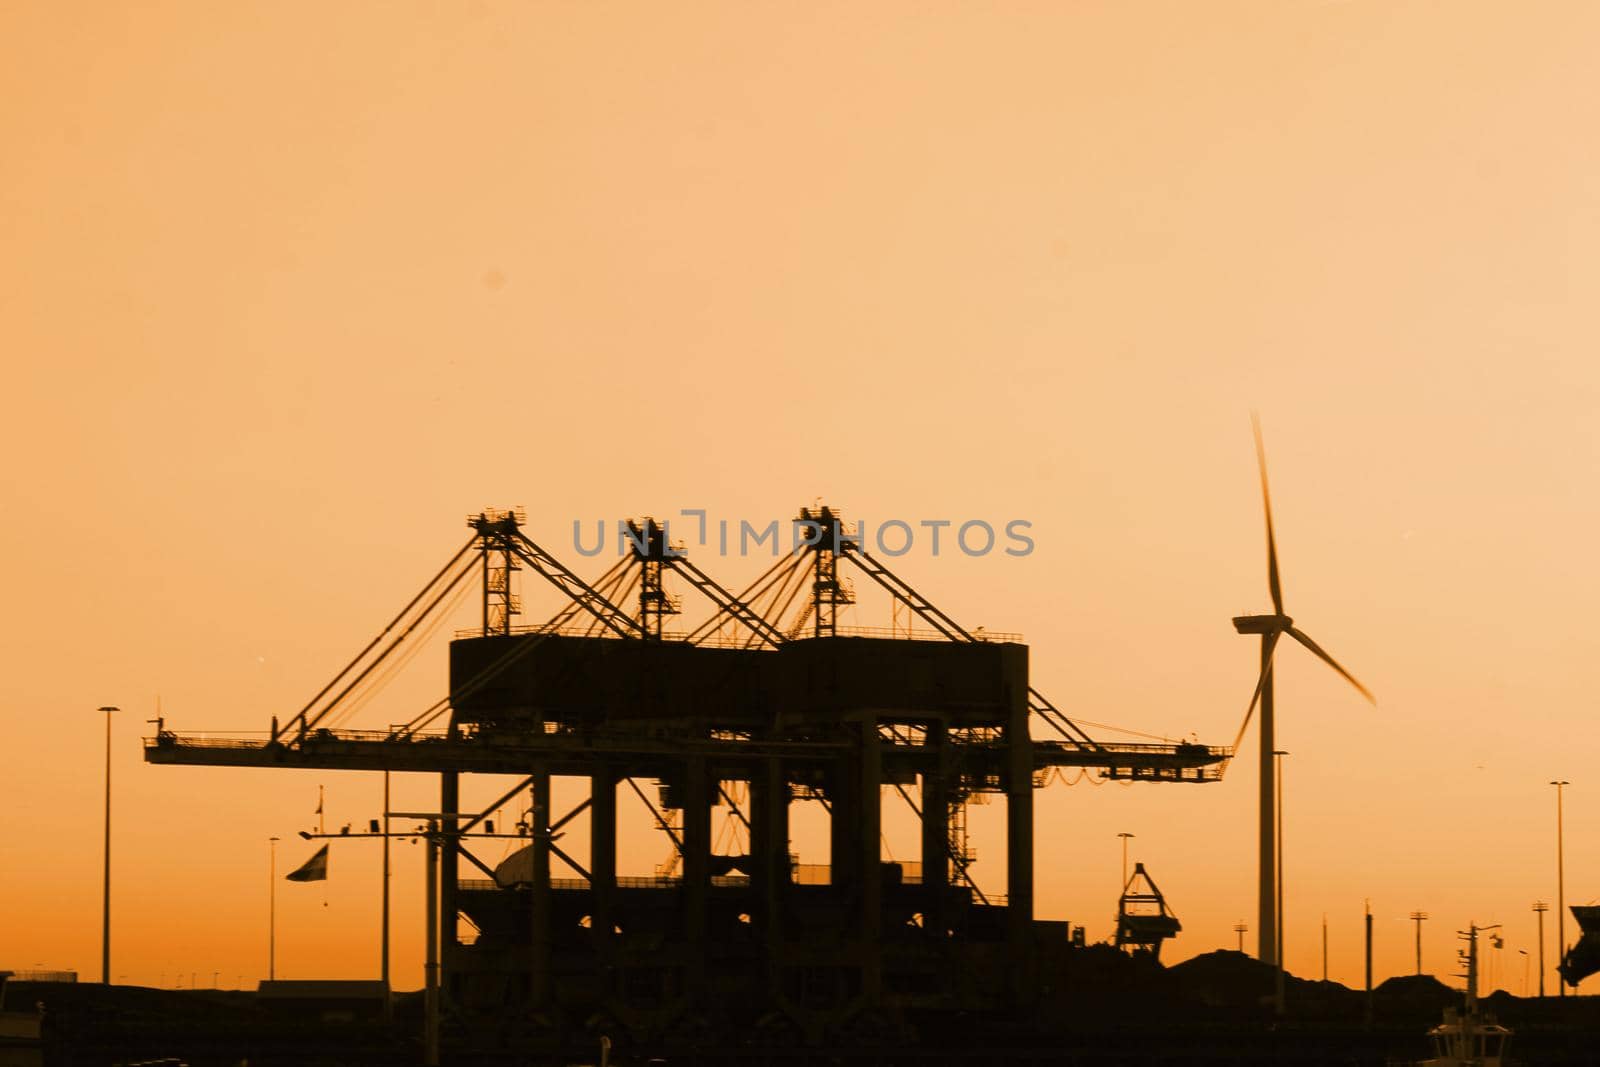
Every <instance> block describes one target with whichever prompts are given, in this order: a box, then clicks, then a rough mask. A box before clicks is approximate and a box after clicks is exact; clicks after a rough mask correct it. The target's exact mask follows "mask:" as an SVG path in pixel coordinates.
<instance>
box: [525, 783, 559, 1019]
mask: <svg viewBox="0 0 1600 1067" xmlns="http://www.w3.org/2000/svg"><path fill="white" fill-rule="evenodd" d="M528 900H529V911H530V913H531V923H532V930H531V931H530V934H531V937H532V958H531V960H530V976H529V981H528V1001H529V1007H530V1008H531V1009H532V1010H533V1011H534V1012H536V1013H537V1012H542V1011H543V1010H544V1009H545V1008H546V1007H548V1006H549V1004H550V995H551V993H552V991H553V985H554V983H553V982H552V981H551V974H550V905H551V898H550V768H549V766H548V765H547V764H543V763H540V764H537V765H535V767H534V770H533V876H532V879H531V881H530V884H529V886H528Z"/></svg>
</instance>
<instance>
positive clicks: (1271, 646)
mask: <svg viewBox="0 0 1600 1067" xmlns="http://www.w3.org/2000/svg"><path fill="white" fill-rule="evenodd" d="M1280 632H1281V631H1278V630H1274V631H1272V632H1271V633H1269V634H1267V636H1266V642H1267V654H1266V657H1265V660H1266V662H1265V663H1263V664H1262V667H1261V677H1260V678H1259V679H1258V680H1257V681H1256V691H1255V692H1254V693H1252V694H1251V695H1250V706H1249V707H1248V708H1245V709H1244V722H1242V723H1240V724H1239V735H1238V736H1237V737H1235V738H1234V739H1233V754H1234V755H1235V756H1237V755H1238V754H1239V746H1240V745H1241V744H1242V743H1243V742H1244V732H1245V731H1246V730H1248V729H1249V728H1250V717H1251V716H1252V715H1254V714H1255V713H1256V705H1257V704H1258V703H1260V702H1261V691H1262V690H1263V689H1265V688H1266V687H1267V681H1268V679H1270V678H1271V677H1272V656H1273V653H1274V652H1275V651H1276V650H1277V647H1278V635H1279V633H1280Z"/></svg>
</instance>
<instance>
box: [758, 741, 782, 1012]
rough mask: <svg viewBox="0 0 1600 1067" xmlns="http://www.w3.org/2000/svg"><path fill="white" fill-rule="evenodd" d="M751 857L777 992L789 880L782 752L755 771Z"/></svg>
mask: <svg viewBox="0 0 1600 1067" xmlns="http://www.w3.org/2000/svg"><path fill="white" fill-rule="evenodd" d="M750 858H751V863H752V865H753V867H754V870H752V871H751V872H750V873H751V881H752V882H753V883H754V886H755V890H756V894H757V896H756V899H757V900H758V901H760V907H761V927H762V934H763V936H764V938H765V941H766V955H767V982H768V986H769V988H771V989H772V990H773V991H774V992H776V991H777V990H778V989H779V988H780V985H781V978H782V973H783V970H782V968H783V902H784V895H785V894H784V891H785V887H787V886H788V884H789V780H788V776H787V774H786V773H785V771H784V766H783V760H782V758H781V757H778V756H770V757H768V758H767V759H765V760H763V761H762V764H761V767H760V769H759V770H757V771H756V772H754V773H753V774H752V775H751V782H750Z"/></svg>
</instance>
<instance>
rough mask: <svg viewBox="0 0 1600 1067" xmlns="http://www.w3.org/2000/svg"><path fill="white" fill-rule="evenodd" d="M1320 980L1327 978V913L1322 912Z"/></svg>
mask: <svg viewBox="0 0 1600 1067" xmlns="http://www.w3.org/2000/svg"><path fill="white" fill-rule="evenodd" d="M1322 980H1323V981H1324V982H1326V981H1327V980H1328V913H1327V912H1323V913H1322Z"/></svg>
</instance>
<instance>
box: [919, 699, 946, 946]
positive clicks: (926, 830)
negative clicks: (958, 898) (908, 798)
mask: <svg viewBox="0 0 1600 1067" xmlns="http://www.w3.org/2000/svg"><path fill="white" fill-rule="evenodd" d="M945 732H946V726H945V723H944V721H943V720H942V719H935V720H931V721H930V722H929V723H928V734H927V742H926V743H927V747H928V751H927V758H926V759H925V760H924V762H923V767H922V887H923V895H924V896H925V897H926V898H927V901H926V903H925V904H924V906H923V912H922V922H923V927H924V928H925V929H928V930H936V931H938V932H939V935H940V936H941V937H942V936H943V935H944V932H945V931H946V930H948V929H949V925H948V923H949V920H948V917H947V916H946V915H945V897H946V896H948V892H947V890H948V887H949V884H950V778H949V775H950V768H949V766H948V761H947V759H946V755H947V752H946V750H947V746H946V743H945Z"/></svg>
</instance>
